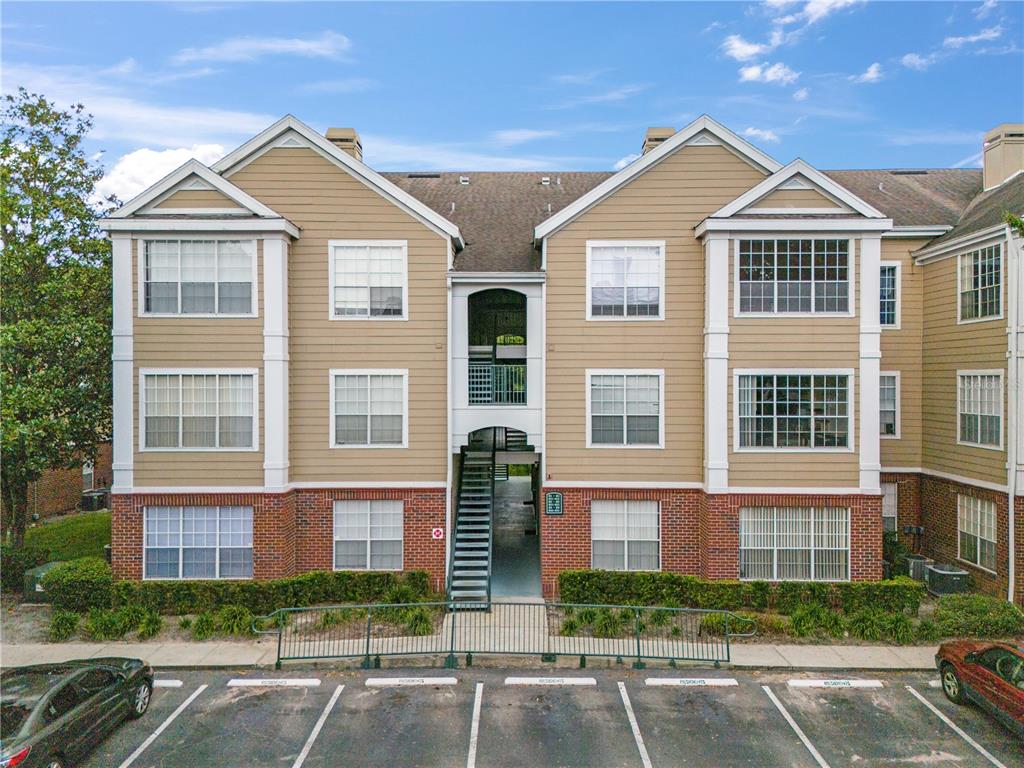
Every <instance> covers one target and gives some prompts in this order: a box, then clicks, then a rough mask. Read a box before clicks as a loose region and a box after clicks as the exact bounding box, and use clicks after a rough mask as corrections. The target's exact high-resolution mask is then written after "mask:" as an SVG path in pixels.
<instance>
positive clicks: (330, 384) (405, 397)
mask: <svg viewBox="0 0 1024 768" xmlns="http://www.w3.org/2000/svg"><path fill="white" fill-rule="evenodd" d="M337 376H367V377H369V376H401V377H402V442H401V444H399V443H388V444H386V445H384V444H380V445H373V444H372V443H369V444H365V445H363V444H358V445H356V444H354V443H345V444H344V445H335V442H334V438H335V431H336V429H335V427H336V426H337V423H336V422H337V420H336V418H335V417H336V416H337V411H336V407H335V406H336V403H335V401H334V379H335V377H337ZM327 399H328V403H329V409H330V418H331V423H330V430H329V435H328V438H327V439H328V443H327V447H328V448H335V449H338V450H364V451H365V450H374V451H379V450H386V451H387V450H398V449H400V448H408V447H409V369H408V368H331V370H330V371H328V372H327ZM367 415H368V416H369V414H367ZM367 437H369V434H367Z"/></svg>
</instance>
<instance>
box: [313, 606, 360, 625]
mask: <svg viewBox="0 0 1024 768" xmlns="http://www.w3.org/2000/svg"><path fill="white" fill-rule="evenodd" d="M351 618H352V616H351V613H350V612H349V611H348V610H347V609H345V608H335V609H332V610H329V611H324V612H323V613H321V614H320V618H319V620H318V621H317V623H316V628H317V629H320V630H324V629H330V628H331V627H338V626H341V625H342V624H346V623H348V622H349V620H351Z"/></svg>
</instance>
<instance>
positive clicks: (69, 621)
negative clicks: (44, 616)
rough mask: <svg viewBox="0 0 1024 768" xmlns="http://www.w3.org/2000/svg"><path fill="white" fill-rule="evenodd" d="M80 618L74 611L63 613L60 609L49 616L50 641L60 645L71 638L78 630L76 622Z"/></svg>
mask: <svg viewBox="0 0 1024 768" xmlns="http://www.w3.org/2000/svg"><path fill="white" fill-rule="evenodd" d="M80 618H81V617H80V616H79V615H78V614H77V613H75V612H74V611H65V610H62V609H60V608H58V609H57V610H55V611H54V612H53V613H52V614H51V615H50V640H51V641H52V642H54V643H62V642H64V641H65V640H68V639H70V638H71V636H72V635H74V634H75V631H76V630H77V629H78V621H79V619H80Z"/></svg>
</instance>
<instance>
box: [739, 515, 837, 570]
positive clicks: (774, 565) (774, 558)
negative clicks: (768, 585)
mask: <svg viewBox="0 0 1024 768" xmlns="http://www.w3.org/2000/svg"><path fill="white" fill-rule="evenodd" d="M748 506H750V507H754V508H761V507H762V505H748ZM763 506H764V507H767V508H770V509H773V510H774V521H775V524H774V527H773V530H777V529H778V514H779V510H780V509H791V508H795V509H803V508H805V507H798V506H796V505H785V506H778V505H763ZM807 508H809V509H810V510H811V548H810V560H809V563H810V569H811V578H809V579H780V578H779V556H778V551H779V547H778V540H777V537H775V536H774V534H773V544H774V546H773V547H772V552H773V555H772V578H770V579H755V578H750V577H747V576H741V577H740V581H771V582H782V581H795V582H799V583H804V584H811V583H822V584H838V583H841V582H846V581H850V573H851V569H852V568H853V563H852V562H851V560H852V557H851V555H852V550H853V528H852V527H851V526H852V520H851V510H850V508H849V507H842V505H836V507H829V508H833V509H845V510H846V575H845V576H844V577H842V578H839V579H815V578H814V566H815V562H814V551H815V546H814V528H815V518H814V514H815V512H816V511H820V510H822V509H825V508H826V506H811V507H807ZM741 517H742V515H738V519H739V518H741ZM737 532H738V533H739V536H738V538H739V542H738V544H739V546H738V547H737V560H738V559H739V553H740V551H741V550H742V549H743V531H742V528H738V530H737Z"/></svg>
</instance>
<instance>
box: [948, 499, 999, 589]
mask: <svg viewBox="0 0 1024 768" xmlns="http://www.w3.org/2000/svg"><path fill="white" fill-rule="evenodd" d="M956 507H957V525H956V527H957V533H958V547H959V549H958V555H957V556H958V557H959V558H960V559H961V560H963V561H965V562H968V563H971V564H973V565H977V566H979V567H981V568H985V569H987V570H989V571H995V569H996V504H995V502H994V501H989V500H988V499H979V498H976V497H974V496H965V495H963V494H962V493H958V494H957V497H956Z"/></svg>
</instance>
